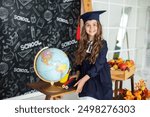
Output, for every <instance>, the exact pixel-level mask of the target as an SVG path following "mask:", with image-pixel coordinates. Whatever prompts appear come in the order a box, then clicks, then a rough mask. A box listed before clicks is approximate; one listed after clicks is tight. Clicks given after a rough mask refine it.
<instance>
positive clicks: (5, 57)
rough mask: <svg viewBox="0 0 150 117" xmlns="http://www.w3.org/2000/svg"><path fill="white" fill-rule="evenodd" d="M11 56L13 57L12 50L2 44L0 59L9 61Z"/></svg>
mask: <svg viewBox="0 0 150 117" xmlns="http://www.w3.org/2000/svg"><path fill="white" fill-rule="evenodd" d="M13 58H14V53H13V52H12V50H11V49H10V48H9V47H8V46H4V50H3V56H2V60H3V61H11V60H12V59H13Z"/></svg>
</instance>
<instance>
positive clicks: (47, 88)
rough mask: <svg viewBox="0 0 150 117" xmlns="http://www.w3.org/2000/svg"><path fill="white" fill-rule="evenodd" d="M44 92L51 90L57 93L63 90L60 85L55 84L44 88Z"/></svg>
mask: <svg viewBox="0 0 150 117" xmlns="http://www.w3.org/2000/svg"><path fill="white" fill-rule="evenodd" d="M45 91H46V92H51V93H57V92H61V91H63V89H62V88H61V87H58V86H55V85H51V86H49V87H46V88H45Z"/></svg>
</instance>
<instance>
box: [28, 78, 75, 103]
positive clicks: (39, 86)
mask: <svg viewBox="0 0 150 117" xmlns="http://www.w3.org/2000/svg"><path fill="white" fill-rule="evenodd" d="M61 85H62V84H60V83H55V86H57V87H59V89H60V91H59V92H51V91H48V88H49V87H50V86H51V85H50V83H47V82H44V81H42V80H40V81H38V82H35V83H28V84H27V86H28V87H30V88H32V89H35V90H37V91H40V92H41V93H43V94H45V95H46V97H45V100H50V99H53V100H57V99H60V98H61V97H62V96H64V95H65V94H69V93H72V92H75V88H69V89H67V90H66V89H63V88H62V87H61Z"/></svg>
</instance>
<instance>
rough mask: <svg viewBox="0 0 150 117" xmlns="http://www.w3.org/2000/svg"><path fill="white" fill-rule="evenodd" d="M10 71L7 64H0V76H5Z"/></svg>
mask: <svg viewBox="0 0 150 117" xmlns="http://www.w3.org/2000/svg"><path fill="white" fill-rule="evenodd" d="M7 71H8V65H7V63H4V62H1V63H0V74H5V73H6V72H7Z"/></svg>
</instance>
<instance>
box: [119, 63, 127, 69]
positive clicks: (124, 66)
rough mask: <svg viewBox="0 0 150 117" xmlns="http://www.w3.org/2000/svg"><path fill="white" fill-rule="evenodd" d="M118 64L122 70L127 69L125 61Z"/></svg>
mask: <svg viewBox="0 0 150 117" xmlns="http://www.w3.org/2000/svg"><path fill="white" fill-rule="evenodd" d="M118 66H119V68H120V69H121V70H122V71H125V70H126V69H127V65H126V64H125V63H120V64H119V65H118Z"/></svg>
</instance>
